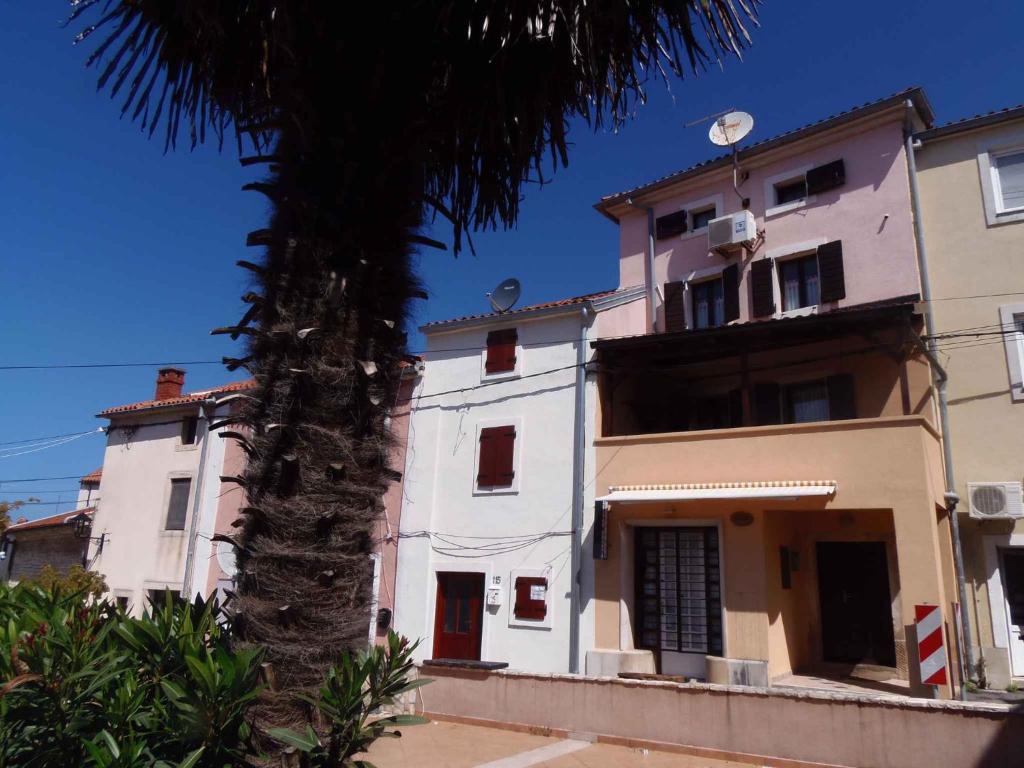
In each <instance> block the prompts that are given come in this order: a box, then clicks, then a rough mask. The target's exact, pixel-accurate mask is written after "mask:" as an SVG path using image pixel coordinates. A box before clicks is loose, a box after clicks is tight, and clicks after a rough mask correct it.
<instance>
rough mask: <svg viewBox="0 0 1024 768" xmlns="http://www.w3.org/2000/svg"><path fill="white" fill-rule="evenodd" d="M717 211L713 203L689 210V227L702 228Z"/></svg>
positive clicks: (693, 228)
mask: <svg viewBox="0 0 1024 768" xmlns="http://www.w3.org/2000/svg"><path fill="white" fill-rule="evenodd" d="M717 213H718V209H717V208H716V206H714V205H709V206H707V207H705V208H701V209H700V210H698V211H690V229H691V230H698V229H704V228H705V227H707V225H708V222H710V221H711V220H712V219H713V218H715V216H716V214H717Z"/></svg>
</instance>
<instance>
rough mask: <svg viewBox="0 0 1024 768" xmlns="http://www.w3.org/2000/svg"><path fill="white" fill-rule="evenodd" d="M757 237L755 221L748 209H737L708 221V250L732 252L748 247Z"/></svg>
mask: <svg viewBox="0 0 1024 768" xmlns="http://www.w3.org/2000/svg"><path fill="white" fill-rule="evenodd" d="M756 238H757V223H756V222H755V221H754V214H752V213H751V212H750V211H737V212H736V213H730V214H728V215H726V216H719V217H718V218H717V219H712V220H711V221H710V222H708V250H709V251H718V252H719V253H732V252H733V251H738V250H739V249H740V248H746V247H749V246H750V245H751V244H752V243H753V242H754V240H755V239H756Z"/></svg>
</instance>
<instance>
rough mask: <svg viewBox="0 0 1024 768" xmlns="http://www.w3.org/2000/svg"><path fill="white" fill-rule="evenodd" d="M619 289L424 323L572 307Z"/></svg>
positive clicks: (427, 325)
mask: <svg viewBox="0 0 1024 768" xmlns="http://www.w3.org/2000/svg"><path fill="white" fill-rule="evenodd" d="M617 290H618V289H612V290H610V291H600V292H598V293H588V294H586V295H584V296H573V297H572V298H569V299H559V300H558V301H546V302H543V303H541V304H530V305H529V306H526V307H519V309H511V310H509V311H508V312H484V313H483V314H479V315H465V316H464V317H453V318H450V319H448V320H433V321H431V322H429V323H426V324H425V325H423V326H422V327H423V328H435V327H437V326H440V325H447V324H448V323H461V322H464V321H466V320H481V319H483V318H485V317H514V316H516V315H521V314H523V313H524V312H535V311H537V310H538V309H553V308H555V307H571V306H572V305H574V304H583V303H584V302H586V301H593V300H594V299H603V298H604V297H605V296H611V295H612V294H614V293H615V292H616V291H617Z"/></svg>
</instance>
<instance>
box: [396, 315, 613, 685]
mask: <svg viewBox="0 0 1024 768" xmlns="http://www.w3.org/2000/svg"><path fill="white" fill-rule="evenodd" d="M510 320H513V322H508V323H497V322H496V323H493V324H491V325H488V326H486V327H478V328H472V329H465V330H460V331H455V332H448V333H434V334H431V335H430V336H429V337H428V342H427V345H428V352H427V354H426V361H427V362H426V367H425V372H424V375H423V378H422V379H421V381H420V383H419V385H418V387H417V389H416V392H415V395H414V398H416V399H414V401H413V404H412V419H411V424H410V429H409V451H408V455H407V463H406V476H405V498H404V504H403V508H402V516H401V528H400V530H401V541H400V544H399V548H398V574H397V590H396V607H395V627H396V629H397V630H398V631H399V632H401V633H403V634H405V635H407V636H409V637H410V638H414V639H415V638H422V640H423V642H422V644H421V645H420V647H419V648H418V649H417V652H416V656H417V659H424V658H430V657H431V655H432V654H433V637H432V635H433V626H434V606H435V600H436V584H437V578H436V575H435V574H436V573H437V572H438V571H475V572H479V573H484V574H485V579H486V584H487V586H493V584H492V579H493V578H495V577H500V578H501V588H502V590H503V603H502V605H501V606H500V607H499V608H487V607H486V606H485V608H484V614H483V632H482V643H481V658H482V659H484V660H487V661H505V662H508V663H509V665H510V666H511V667H512V668H513V669H524V670H531V671H538V672H558V671H567V670H568V668H569V589H570V567H569V556H570V542H571V539H570V536H568V535H559V536H552V537H550V538H547V539H545V540H543V541H540V542H538V543H536V544H534V545H531V546H529V547H527V548H523V549H520V550H518V551H515V552H508V553H504V554H487V552H486V550H463V551H460V552H439V551H437V550H438V549H440V548H443V547H445V545H444V544H443V543H441V542H440V541H438V540H437V539H431V538H428V537H427V536H426V535H425V534H424V533H423V532H426V531H432V532H434V533H441V534H448V535H456V536H459V537H499V536H500V537H504V536H522V535H524V534H535V533H541V532H556V533H567V532H568V531H570V529H571V507H572V456H573V429H574V418H575V412H574V402H575V381H576V372H575V369H574V368H568V369H567V370H562V371H558V372H557V373H552V374H548V375H542V376H536V377H533V378H522V377H526V376H530V375H531V374H535V373H538V372H540V371H547V370H551V369H555V368H563V367H566V366H575V363H576V347H577V345H578V343H579V341H578V340H579V335H580V322H581V319H580V313H579V312H578V311H574V312H573V313H572V314H571V315H568V316H558V317H549V318H547V319H538V320H533V321H528V322H524V321H522V320H521V319H520V320H519V321H518V322H514V319H513V318H510ZM511 325H514V326H515V327H516V328H517V330H518V337H519V345H520V348H519V350H518V353H517V356H518V358H519V359H518V363H517V368H518V373H519V377H516V378H507V379H504V380H502V381H501V383H496V384H494V385H492V386H487V387H483V388H478V389H467V390H465V391H463V392H456V393H453V394H447V395H443V396H440V397H430V395H431V394H432V393H436V392H445V391H448V390H455V389H458V388H459V387H473V386H478V385H479V384H480V383H481V370H482V366H481V355H482V352H481V353H479V354H478V353H476V352H475V351H466V350H464V348H466V347H474V348H480V349H481V350H482V349H483V348H484V347H485V345H486V338H487V332H488V331H489V330H494V329H495V328H500V327H508V326H511ZM446 349H457V350H460V351H451V352H445V351H443V350H446ZM588 357H589V350H588ZM587 410H588V413H592V412H593V408H592V407H588V409H587ZM590 420H591V421H592V416H591V419H590ZM481 422H491V423H501V422H506V423H516V424H517V425H518V426H517V438H516V440H517V446H516V447H517V461H518V464H517V466H516V468H515V471H516V477H517V481H518V490H517V491H516V492H514V493H507V492H505V493H489V494H479V493H475V492H474V491H475V479H476V448H477V444H476V443H477V428H478V425H479V424H480V423H481ZM591 435H592V433H591ZM587 442H588V444H592V439H590V440H588V441H587ZM587 452H588V453H591V454H592V453H593V449H592V448H588V449H587ZM591 464H592V460H591ZM592 476H593V473H592V472H591V474H590V476H589V477H588V478H587V479H588V480H589V479H590V478H592ZM589 491H590V497H589V498H590V501H589V502H588V503H587V504H586V507H585V509H588V510H590V511H589V512H588V517H589V516H590V515H592V507H593V501H592V499H593V489H592V487H589ZM589 527H590V526H589V521H588V522H587V524H586V525H585V526H584V535H585V536H587V535H588V533H589ZM457 541H458V542H459V543H462V544H474V543H476V544H477V545H479V544H480V543H488V542H493V541H495V539H468V538H458V539H457ZM586 543H589V538H587V539H586V540H585V544H586ZM458 555H461V556H458ZM522 569H539V570H543V571H546V572H547V574H548V579H549V582H548V583H549V600H548V610H549V612H550V614H551V619H552V620H551V627H550V629H540V628H535V627H521V626H510V625H509V614H510V611H511V609H512V603H513V602H514V593H513V591H512V584H511V583H510V577H511V573H512V571H513V570H522ZM590 571H591V572H592V569H590ZM589 579H590V581H589V583H590V584H592V577H589ZM584 584H588V581H587V578H585V579H584ZM590 591H591V594H592V587H590ZM591 602H592V601H591V600H585V603H584V610H585V611H590V610H592V608H591V607H590V604H591ZM587 623H588V622H586V621H583V622H581V624H582V625H583V626H586V625H587ZM589 623H590V625H592V624H593V622H592V621H591V622H589ZM590 634H592V632H591V633H590ZM588 637H589V635H588ZM590 642H592V640H591V641H590Z"/></svg>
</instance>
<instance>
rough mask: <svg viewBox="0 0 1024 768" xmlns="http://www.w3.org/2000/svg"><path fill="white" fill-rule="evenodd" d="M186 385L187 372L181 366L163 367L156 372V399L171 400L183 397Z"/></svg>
mask: <svg viewBox="0 0 1024 768" xmlns="http://www.w3.org/2000/svg"><path fill="white" fill-rule="evenodd" d="M184 386H185V372H184V371H183V370H181V369H180V368H161V369H160V370H159V372H158V373H157V374H156V395H155V396H154V397H153V399H154V400H170V399H172V398H175V397H181V389H182V387H184Z"/></svg>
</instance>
